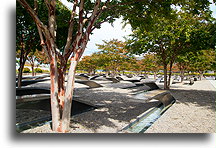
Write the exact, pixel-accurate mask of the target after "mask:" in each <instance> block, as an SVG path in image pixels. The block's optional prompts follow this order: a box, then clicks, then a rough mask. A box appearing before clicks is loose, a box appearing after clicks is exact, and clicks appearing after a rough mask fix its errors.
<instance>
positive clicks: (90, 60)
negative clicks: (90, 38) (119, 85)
mask: <svg viewBox="0 0 216 148" xmlns="http://www.w3.org/2000/svg"><path fill="white" fill-rule="evenodd" d="M99 58H100V55H99V54H97V53H93V54H92V55H91V56H84V57H83V58H82V60H81V61H80V62H79V63H78V65H77V69H79V70H86V71H87V72H88V74H89V75H94V74H95V72H96V70H97V69H98V68H99V62H98V60H99Z"/></svg>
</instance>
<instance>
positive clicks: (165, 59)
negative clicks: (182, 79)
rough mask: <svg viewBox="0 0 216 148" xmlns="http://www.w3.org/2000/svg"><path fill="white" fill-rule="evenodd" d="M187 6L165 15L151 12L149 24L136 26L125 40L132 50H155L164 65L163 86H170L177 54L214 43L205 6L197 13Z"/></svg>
mask: <svg viewBox="0 0 216 148" xmlns="http://www.w3.org/2000/svg"><path fill="white" fill-rule="evenodd" d="M197 9H198V8H197ZM188 10H190V9H189V8H187V7H183V8H182V10H181V11H177V10H172V12H171V13H170V15H169V16H168V17H165V16H160V15H155V16H153V17H154V18H155V20H154V22H152V23H151V24H149V25H148V26H149V28H146V26H141V27H137V28H136V29H135V30H134V32H133V34H132V35H131V38H130V39H129V40H128V48H130V49H131V52H133V53H137V54H142V53H146V52H154V53H156V54H157V55H158V56H159V57H160V60H161V63H162V64H163V67H164V68H163V70H164V89H169V87H170V79H171V75H172V67H173V64H174V62H175V60H176V58H177V56H178V55H181V54H184V53H187V52H189V51H197V50H202V49H204V48H205V49H209V47H210V46H211V47H212V46H213V36H214V31H212V28H213V23H212V22H213V18H211V12H210V11H209V9H208V7H207V8H206V10H205V11H203V10H202V9H199V11H197V12H196V13H190V12H189V11H188ZM197 13H198V14H197ZM168 67H169V68H168ZM168 75H169V77H168Z"/></svg>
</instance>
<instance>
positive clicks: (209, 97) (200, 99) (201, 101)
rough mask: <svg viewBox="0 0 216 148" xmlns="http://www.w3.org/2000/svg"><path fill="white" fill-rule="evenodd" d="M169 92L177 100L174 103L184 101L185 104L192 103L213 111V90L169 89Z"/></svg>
mask: <svg viewBox="0 0 216 148" xmlns="http://www.w3.org/2000/svg"><path fill="white" fill-rule="evenodd" d="M170 92H171V93H172V95H173V96H174V97H175V99H176V100H177V102H176V103H184V104H186V105H189V103H193V104H196V105H197V106H200V107H205V108H207V109H211V110H213V111H215V98H216V97H215V91H204V90H176V89H170Z"/></svg>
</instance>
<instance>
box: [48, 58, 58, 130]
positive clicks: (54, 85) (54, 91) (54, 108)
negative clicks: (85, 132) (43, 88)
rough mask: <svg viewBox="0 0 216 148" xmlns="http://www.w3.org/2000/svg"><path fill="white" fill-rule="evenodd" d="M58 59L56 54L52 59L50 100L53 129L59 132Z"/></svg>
mask: <svg viewBox="0 0 216 148" xmlns="http://www.w3.org/2000/svg"><path fill="white" fill-rule="evenodd" d="M57 72H58V70H57V60H56V57H55V55H54V56H52V58H51V61H50V81H51V84H50V85H51V86H50V94H51V95H50V97H51V98H50V99H51V100H50V101H51V112H52V130H53V131H56V132H58V128H59V127H60V108H59V103H58V74H57Z"/></svg>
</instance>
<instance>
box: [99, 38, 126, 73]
mask: <svg viewBox="0 0 216 148" xmlns="http://www.w3.org/2000/svg"><path fill="white" fill-rule="evenodd" d="M103 42H104V44H102V45H99V44H97V46H98V49H99V50H101V51H100V52H99V54H100V57H101V58H100V61H99V63H100V64H101V65H100V66H101V67H104V69H105V70H106V71H107V72H109V71H112V76H116V74H117V72H118V71H120V70H121V65H122V64H123V63H124V62H125V61H127V60H128V59H129V56H128V55H127V50H126V49H125V43H124V42H122V41H118V40H116V39H113V40H111V41H103Z"/></svg>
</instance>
